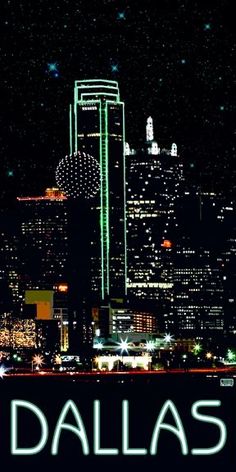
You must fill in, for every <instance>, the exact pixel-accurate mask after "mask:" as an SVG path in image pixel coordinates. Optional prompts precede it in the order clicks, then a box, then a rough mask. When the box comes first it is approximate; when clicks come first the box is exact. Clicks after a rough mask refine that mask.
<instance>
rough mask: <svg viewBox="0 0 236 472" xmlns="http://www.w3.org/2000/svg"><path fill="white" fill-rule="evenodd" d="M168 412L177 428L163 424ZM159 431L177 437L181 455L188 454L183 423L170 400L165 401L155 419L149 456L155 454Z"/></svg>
mask: <svg viewBox="0 0 236 472" xmlns="http://www.w3.org/2000/svg"><path fill="white" fill-rule="evenodd" d="M168 410H169V411H170V412H171V413H172V416H173V418H174V420H175V423H176V426H177V427H175V426H173V425H170V424H168V423H163V419H164V418H165V416H166V413H167V411H168ZM161 429H166V430H167V431H170V432H171V433H173V434H174V435H175V436H177V438H178V439H179V441H180V444H181V450H182V454H183V455H186V454H188V443H187V439H186V435H185V431H184V427H183V423H182V421H181V418H180V416H179V413H178V410H177V408H176V406H175V404H174V403H173V402H172V401H171V400H167V401H166V402H165V403H164V405H163V407H162V409H161V411H160V413H159V416H158V418H157V421H156V424H155V427H154V430H153V434H152V439H151V446H150V454H151V455H154V454H156V453H157V446H158V440H159V435H160V430H161Z"/></svg>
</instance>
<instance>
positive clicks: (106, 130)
mask: <svg viewBox="0 0 236 472" xmlns="http://www.w3.org/2000/svg"><path fill="white" fill-rule="evenodd" d="M105 152H106V160H105V162H106V250H107V253H106V259H107V261H106V262H107V274H106V275H107V280H106V282H107V294H108V295H109V293H110V277H109V275H110V225H109V179H108V171H109V168H108V157H109V156H108V103H107V102H106V109H105Z"/></svg>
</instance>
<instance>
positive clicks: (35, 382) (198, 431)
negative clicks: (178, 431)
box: [0, 372, 236, 471]
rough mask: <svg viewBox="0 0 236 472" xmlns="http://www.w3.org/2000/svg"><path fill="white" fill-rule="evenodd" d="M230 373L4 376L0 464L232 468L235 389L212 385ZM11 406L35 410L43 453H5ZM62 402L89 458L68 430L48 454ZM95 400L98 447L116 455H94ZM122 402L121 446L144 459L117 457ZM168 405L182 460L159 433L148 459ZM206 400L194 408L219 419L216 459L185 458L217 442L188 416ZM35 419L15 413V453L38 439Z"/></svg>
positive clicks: (173, 443)
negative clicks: (44, 434)
mask: <svg viewBox="0 0 236 472" xmlns="http://www.w3.org/2000/svg"><path fill="white" fill-rule="evenodd" d="M234 375H236V374H235V373H234V372H232V373H230V372H222V373H217V372H212V373H203V372H195V373H193V372H187V373H179V374H178V375H173V374H171V373H170V374H168V373H165V374H163V375H151V374H148V373H147V374H143V375H127V374H125V373H120V374H118V375H117V374H114V375H99V374H98V375H96V374H95V375H92V376H91V375H89V374H87V375H84V376H83V375H80V376H77V377H76V376H70V375H68V376H65V375H63V376H49V375H42V374H41V375H34V376H28V377H27V376H24V377H19V376H9V377H8V376H7V377H5V378H4V379H3V380H0V392H1V393H0V395H1V400H0V451H1V458H2V463H3V464H4V466H8V467H12V468H15V470H20V471H23V470H32V467H34V468H35V467H37V469H41V468H42V467H47V468H49V467H50V468H52V470H55V471H56V470H63V469H64V470H65V468H66V467H67V468H70V469H73V470H76V471H77V470H83V469H85V468H91V467H96V468H98V469H99V470H100V468H101V470H103V471H104V470H105V471H106V470H112V468H114V467H116V470H117V468H118V469H119V467H123V468H124V470H128V469H129V468H131V467H133V468H135V469H136V470H140V471H141V470H143V469H144V468H146V467H151V468H153V469H154V470H158V468H161V467H165V470H167V471H168V470H173V468H174V469H175V470H177V469H178V468H181V470H186V471H187V470H189V467H193V466H194V467H203V470H206V469H207V468H208V467H209V468H211V467H216V466H217V469H216V470H219V465H220V464H222V468H223V467H224V468H225V467H229V466H231V467H234V466H235V465H236V439H235V438H236V387H235V386H233V387H226V386H225V387H222V386H220V378H234V380H235V383H236V377H234ZM13 400H24V401H27V402H30V403H32V404H34V405H35V406H37V408H39V409H40V411H41V412H42V413H43V415H44V417H45V418H46V421H47V424H48V430H49V436H48V440H47V442H46V444H45V447H44V448H43V449H42V451H41V452H39V453H38V454H36V455H24V456H22V455H12V454H11V452H10V445H11V441H10V437H11V434H12V431H10V430H12V428H11V427H10V417H11V415H10V409H11V402H12V401H13ZM68 400H73V402H74V404H75V405H76V407H77V409H78V411H79V413H80V415H81V418H82V420H83V423H84V427H85V430H86V434H87V437H88V443H89V454H88V455H84V454H83V451H82V447H81V441H80V439H79V438H78V437H77V436H76V435H75V434H74V433H73V432H71V431H68V430H65V429H64V430H63V431H62V432H61V436H60V441H59V450H58V455H55V456H54V455H52V454H51V445H52V439H53V436H54V432H55V427H56V423H57V421H58V418H59V415H60V412H61V410H62V408H63V406H64V405H65V403H66V402H67V401H68ZM95 400H100V409H101V410H100V411H101V424H100V429H101V432H100V440H101V448H113V449H114V448H116V449H118V450H119V454H118V455H116V456H109V455H102V456H100V455H95V453H94V446H93V445H94V428H93V421H94V418H93V416H94V402H95ZM123 400H128V401H129V447H130V448H142V449H147V454H146V455H140V456H139V455H137V454H136V453H134V455H132V456H129V455H125V454H124V453H123V452H122V445H121V442H122V401H123ZM167 400H171V401H172V402H173V404H174V405H175V407H176V410H177V411H178V414H179V417H180V419H181V421H182V425H183V428H184V432H185V436H186V440H187V445H188V454H187V455H182V451H181V446H180V441H179V440H178V438H177V437H176V436H175V435H174V434H173V433H172V432H170V431H167V430H164V429H161V431H160V437H159V442H158V450H157V454H155V455H150V443H151V438H152V434H153V429H154V425H155V423H156V420H157V417H158V415H159V413H160V410H161V408H162V406H163V404H164V403H165V402H166V401H167ZM200 400H205V401H206V400H212V401H218V402H220V404H219V406H217V407H205V408H202V409H201V410H199V412H200V413H202V414H204V415H209V416H211V418H212V417H215V418H218V419H220V420H222V421H223V422H224V423H225V426H226V429H227V440H226V443H225V446H224V447H223V449H222V450H221V451H220V452H219V453H218V454H213V455H192V454H191V451H192V449H196V448H203V449H207V448H211V447H213V446H214V445H216V444H217V443H218V441H219V437H220V430H219V428H218V427H217V425H216V424H213V423H211V421H207V419H206V417H205V420H202V421H199V420H197V419H195V418H193V416H192V414H191V408H192V405H193V404H194V402H197V401H200ZM164 421H165V423H168V424H172V425H173V426H175V427H176V424H175V422H174V419H173V416H172V415H171V413H168V414H167V415H166V417H165V420H164ZM66 422H67V423H68V424H70V425H75V424H76V423H75V418H74V417H73V415H72V414H71V412H70V413H68V415H67V417H66ZM40 434H41V431H40V426H39V421H38V419H37V418H36V417H35V416H34V414H33V413H32V412H30V411H29V410H27V409H24V408H22V409H19V415H18V440H19V444H18V445H19V447H21V448H30V447H33V446H35V445H36V444H37V442H38V441H39V439H40Z"/></svg>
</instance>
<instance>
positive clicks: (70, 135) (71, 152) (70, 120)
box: [69, 105, 73, 154]
mask: <svg viewBox="0 0 236 472" xmlns="http://www.w3.org/2000/svg"><path fill="white" fill-rule="evenodd" d="M69 139H70V154H73V147H72V146H73V145H72V139H73V131H72V105H70V108H69Z"/></svg>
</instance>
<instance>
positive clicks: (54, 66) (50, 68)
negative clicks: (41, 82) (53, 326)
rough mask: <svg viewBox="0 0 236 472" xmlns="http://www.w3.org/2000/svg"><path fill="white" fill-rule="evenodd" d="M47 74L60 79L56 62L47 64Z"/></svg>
mask: <svg viewBox="0 0 236 472" xmlns="http://www.w3.org/2000/svg"><path fill="white" fill-rule="evenodd" d="M47 68H48V70H47V72H48V73H49V74H50V76H52V77H55V78H57V77H59V71H58V64H57V63H56V62H49V63H48V64H47Z"/></svg>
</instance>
